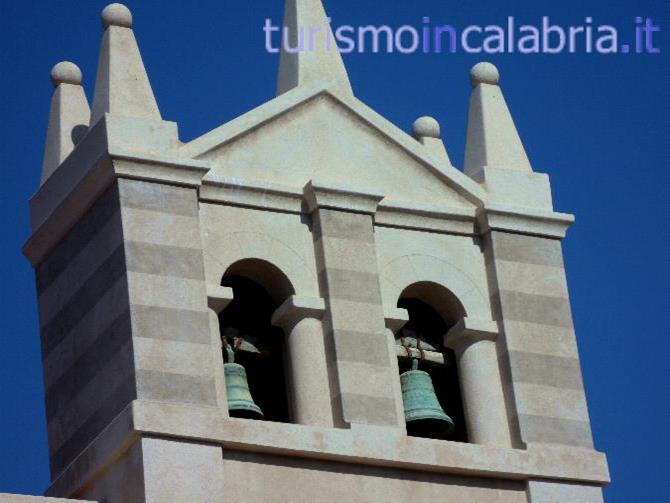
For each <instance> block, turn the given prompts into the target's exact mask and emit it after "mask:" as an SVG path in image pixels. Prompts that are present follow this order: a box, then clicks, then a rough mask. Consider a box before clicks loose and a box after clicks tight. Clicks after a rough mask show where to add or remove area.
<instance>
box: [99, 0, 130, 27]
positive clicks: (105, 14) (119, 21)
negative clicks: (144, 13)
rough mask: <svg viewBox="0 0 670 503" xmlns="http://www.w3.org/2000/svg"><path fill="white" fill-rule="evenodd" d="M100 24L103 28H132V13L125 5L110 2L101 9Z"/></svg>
mask: <svg viewBox="0 0 670 503" xmlns="http://www.w3.org/2000/svg"><path fill="white" fill-rule="evenodd" d="M102 25H103V26H104V27H105V28H109V27H110V26H121V27H123V28H132V26H133V15H132V14H131V12H130V9H128V7H126V6H125V5H123V4H120V3H111V4H109V5H108V6H107V7H105V8H104V9H103V10H102Z"/></svg>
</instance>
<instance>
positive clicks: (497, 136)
mask: <svg viewBox="0 0 670 503" xmlns="http://www.w3.org/2000/svg"><path fill="white" fill-rule="evenodd" d="M499 80H500V75H499V73H498V69H497V68H496V67H495V66H493V65H492V64H491V63H478V64H476V65H475V66H474V67H472V70H470V82H471V84H472V87H473V89H472V94H471V96H470V110H469V113H468V130H467V140H466V144H465V170H464V171H465V174H467V175H468V176H470V177H471V178H474V179H475V180H477V181H483V178H484V171H485V169H484V168H496V169H504V170H512V171H518V172H522V173H532V171H533V170H532V168H531V166H530V162H529V161H528V156H527V155H526V151H525V150H524V148H523V144H522V143H521V138H519V133H518V132H517V130H516V126H515V125H514V121H513V120H512V116H511V114H510V112H509V108H508V107H507V103H506V102H505V98H504V96H503V93H502V90H501V89H500V87H499V86H498V82H499Z"/></svg>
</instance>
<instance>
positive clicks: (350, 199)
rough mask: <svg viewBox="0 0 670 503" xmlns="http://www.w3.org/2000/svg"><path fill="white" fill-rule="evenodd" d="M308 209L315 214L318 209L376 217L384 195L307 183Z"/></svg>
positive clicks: (305, 190) (331, 184) (305, 188)
mask: <svg viewBox="0 0 670 503" xmlns="http://www.w3.org/2000/svg"><path fill="white" fill-rule="evenodd" d="M303 194H304V197H305V202H306V203H307V209H308V211H309V212H310V213H313V212H314V211H315V210H316V209H317V208H327V209H333V210H341V211H350V212H353V213H364V214H368V215H374V214H375V213H376V212H377V206H378V205H379V202H380V201H381V200H382V199H384V195H383V194H378V193H374V192H359V191H356V190H355V189H353V188H351V187H347V186H344V185H340V184H334V183H328V184H324V183H320V182H317V181H314V180H310V181H309V182H307V185H305V187H304V188H303Z"/></svg>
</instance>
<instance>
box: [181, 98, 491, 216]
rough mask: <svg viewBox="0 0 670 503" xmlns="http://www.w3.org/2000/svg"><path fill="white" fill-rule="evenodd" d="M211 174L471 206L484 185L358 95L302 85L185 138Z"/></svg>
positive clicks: (403, 200)
mask: <svg viewBox="0 0 670 503" xmlns="http://www.w3.org/2000/svg"><path fill="white" fill-rule="evenodd" d="M182 154H183V155H186V156H189V157H192V158H197V159H201V160H206V161H207V162H209V163H210V166H211V169H210V172H209V173H208V175H207V176H206V177H205V179H206V180H207V179H209V180H221V179H230V178H239V179H243V180H248V181H262V182H267V183H272V184H278V185H282V186H288V187H294V188H296V189H298V190H300V189H302V187H303V186H304V185H305V184H306V183H307V182H308V181H309V180H312V179H314V180H319V181H320V182H322V183H334V184H340V185H347V186H350V187H352V188H355V189H356V190H360V191H364V192H365V191H370V192H376V193H381V194H384V196H385V199H384V201H385V202H388V203H397V204H400V205H412V206H417V205H418V206H423V205H426V206H431V207H460V208H472V207H473V206H476V205H478V204H479V202H480V201H481V200H482V198H483V197H482V189H481V188H480V186H479V185H478V184H476V183H475V182H474V181H472V180H471V179H469V178H468V177H466V176H465V175H464V174H463V173H461V172H460V171H458V170H456V169H455V168H453V167H451V166H448V165H446V163H444V162H441V161H440V160H437V159H434V158H433V157H432V155H431V154H430V153H429V152H428V151H427V150H426V149H425V147H424V146H423V145H422V144H420V143H419V142H417V141H416V140H414V139H413V138H412V137H410V136H409V135H407V134H406V133H404V132H403V131H401V130H400V129H398V128H397V127H395V126H394V125H393V124H391V123H390V122H388V121H387V120H385V119H384V118H382V117H381V116H379V115H378V114H376V113H375V112H374V111H372V110H371V109H370V108H368V107H367V106H365V105H364V104H362V103H361V102H360V101H358V100H357V99H355V98H352V97H344V96H337V95H335V94H333V93H331V92H330V91H326V90H313V91H311V92H310V91H309V90H306V89H304V88H303V89H296V90H294V91H291V92H289V93H286V94H285V95H282V96H280V97H278V98H276V99H274V100H272V101H270V102H268V103H266V104H265V105H262V106H261V107H259V108H257V109H255V110H253V111H251V112H249V113H248V114H245V115H243V116H241V117H239V118H238V119H235V120H233V121H231V122H230V123H228V124H225V125H223V126H221V127H220V128H217V129H215V130H214V131H212V132H210V133H208V134H206V135H204V136H203V137H201V138H198V139H196V140H194V141H192V142H191V143H188V144H186V145H184V147H183V151H182Z"/></svg>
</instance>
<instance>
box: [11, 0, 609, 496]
mask: <svg viewBox="0 0 670 503" xmlns="http://www.w3.org/2000/svg"><path fill="white" fill-rule="evenodd" d="M325 19H326V15H325V12H324V9H323V6H322V4H321V2H320V1H319V0H286V11H285V25H286V26H287V27H288V28H290V29H291V30H292V33H294V34H295V33H297V30H298V29H299V27H318V26H321V27H322V28H323V29H326V30H329V29H330V28H329V27H328V25H326V24H325ZM102 21H103V27H104V33H103V36H102V44H101V48H100V56H99V63H98V69H97V77H96V84H95V91H94V93H93V103H92V106H91V108H90V109H89V105H88V103H87V100H86V96H85V94H84V91H83V89H82V87H81V80H82V79H81V72H80V71H79V69H78V68H77V67H76V66H75V65H74V64H72V63H59V64H58V65H56V66H55V67H54V69H53V70H52V80H53V83H54V86H55V90H54V94H53V98H52V106H51V112H50V118H49V128H48V133H47V140H46V150H45V156H44V165H43V168H42V178H41V184H40V187H39V189H38V191H37V192H36V194H35V195H34V196H33V197H32V198H31V200H30V211H31V217H32V228H33V232H32V235H31V237H30V238H29V240H28V242H27V243H26V245H25V247H24V253H25V255H26V256H27V257H28V259H29V260H30V262H31V263H32V264H33V266H34V268H35V274H36V280H37V293H38V300H39V315H40V326H41V341H42V357H43V366H44V385H45V394H46V411H47V423H48V436H49V455H50V463H51V474H52V480H53V482H52V484H51V486H50V487H49V489H48V490H47V495H48V496H52V497H61V498H75V499H85V500H93V501H98V502H101V503H102V502H106V503H117V502H120V503H121V502H123V503H125V502H145V501H146V502H228V501H234V502H257V501H266V502H268V503H269V502H293V501H320V502H325V503H328V502H339V501H361V502H376V501H379V502H389V501H393V502H405V501H422V502H423V501H438V500H439V501H453V502H492V501H497V502H532V503H548V502H580V503H591V502H601V501H602V494H601V487H602V486H603V485H605V484H607V483H608V482H609V475H608V468H607V462H606V459H605V456H604V455H603V454H602V453H599V452H597V451H596V450H594V448H593V443H592V437H591V428H590V423H589V416H588V412H587V407H586V399H585V396H584V389H583V385H582V378H581V371H580V364H579V356H578V352H577V345H576V339H575V334H574V329H573V323H572V318H571V313H570V302H569V297H568V290H567V285H566V279H565V273H564V270H563V258H562V250H561V240H562V239H563V238H564V236H565V233H566V230H567V228H568V227H569V225H570V224H571V223H572V221H573V217H572V216H571V215H566V214H562V213H557V212H555V211H554V210H553V205H552V200H551V192H550V186H549V178H548V176H547V175H545V174H541V173H537V172H535V171H533V169H532V167H531V164H530V162H529V160H528V158H527V156H526V153H525V150H524V147H523V145H522V142H521V140H520V138H519V136H518V134H517V131H516V128H515V125H514V122H513V120H512V117H511V115H510V112H509V110H508V107H507V105H506V103H505V99H504V97H503V94H502V91H501V88H500V87H499V80H500V78H499V75H498V71H497V69H496V68H495V67H494V66H493V65H491V64H489V63H480V64H478V65H476V66H475V67H474V68H473V69H472V70H471V72H470V80H471V85H472V94H471V99H470V110H469V117H468V125H467V145H466V156H465V164H464V169H463V171H461V170H458V169H456V168H455V167H454V166H453V165H452V162H451V160H450V158H449V156H448V154H447V150H446V148H445V146H444V144H443V142H442V140H441V138H440V127H439V125H438V124H437V122H436V121H435V120H434V119H431V118H429V117H422V118H420V119H418V120H417V121H416V122H415V124H414V126H413V131H412V135H408V134H406V133H405V132H404V131H402V130H400V129H398V128H397V127H396V126H394V125H393V124H391V123H389V122H388V121H387V120H385V119H384V118H383V117H381V116H380V115H378V114H377V113H376V112H374V111H373V110H371V109H370V108H368V107H367V106H366V105H365V104H364V103H362V102H361V101H359V100H358V99H357V98H356V97H355V95H354V91H353V90H352V87H351V84H350V82H349V79H348V76H347V72H346V70H345V67H344V65H343V63H342V60H341V58H340V56H339V54H338V53H337V52H335V51H328V50H327V49H326V48H324V47H317V48H316V50H315V51H312V52H301V53H282V54H281V61H280V69H279V78H278V93H277V97H276V98H274V99H272V100H270V101H269V102H267V103H265V104H264V105H261V106H260V107H258V108H256V109H254V110H252V111H250V112H248V113H247V114H245V115H243V116H241V117H239V118H237V119H234V120H232V121H231V122H228V123H226V124H223V125H222V126H220V127H218V128H216V129H214V130H213V131H211V132H209V133H207V134H205V135H203V136H202V137H200V138H197V139H195V140H193V141H191V142H189V143H185V144H184V143H182V142H180V141H179V137H178V132H177V125H176V124H175V123H173V122H169V121H166V120H164V119H163V118H162V116H161V112H160V110H159V107H158V105H157V102H156V99H155V98H154V95H153V92H152V89H151V85H150V83H149V79H148V77H147V74H146V71H145V69H144V65H143V62H142V57H141V55H140V51H139V48H138V46H137V43H136V40H135V36H134V33H133V19H132V16H131V13H130V12H129V10H128V9H127V8H126V7H124V6H122V5H120V4H112V5H110V6H108V7H106V8H105V9H104V11H103V14H102ZM175 63H177V62H175ZM585 336H588V335H587V334H585ZM233 361H234V362H235V365H237V367H234V368H236V369H238V370H239V369H242V371H243V372H241V373H240V372H237V371H236V372H232V371H231V369H232V368H233V367H232V365H233ZM412 369H415V370H412ZM413 372H414V373H413ZM401 374H402V375H401ZM401 383H402V384H401ZM240 404H241V405H240Z"/></svg>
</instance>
